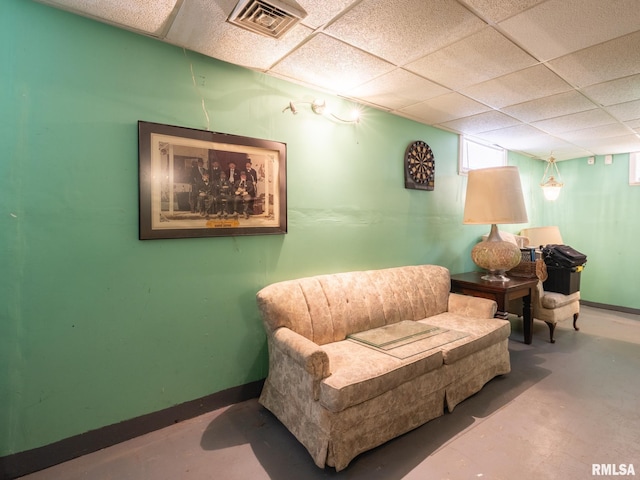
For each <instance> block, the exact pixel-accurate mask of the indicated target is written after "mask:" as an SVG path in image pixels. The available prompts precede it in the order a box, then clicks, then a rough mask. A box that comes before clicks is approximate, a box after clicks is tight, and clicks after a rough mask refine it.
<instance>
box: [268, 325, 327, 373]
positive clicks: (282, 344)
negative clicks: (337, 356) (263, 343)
mask: <svg viewBox="0 0 640 480" xmlns="http://www.w3.org/2000/svg"><path fill="white" fill-rule="evenodd" d="M273 342H274V346H275V347H277V348H278V349H280V350H281V351H282V353H284V354H285V355H287V356H288V357H290V358H291V359H292V360H293V361H294V362H295V363H297V364H299V365H300V366H301V367H302V368H303V369H304V370H305V371H306V372H307V373H309V374H310V375H311V376H312V377H313V379H314V380H322V379H323V378H325V377H328V376H329V375H331V370H330V368H329V356H328V355H327V353H326V352H325V351H324V350H322V349H321V348H320V346H319V345H318V344H316V343H314V342H312V341H311V340H309V339H308V338H306V337H303V336H302V335H300V334H298V333H296V332H294V331H293V330H290V329H288V328H286V327H281V328H278V329H277V330H276V331H275V332H273Z"/></svg>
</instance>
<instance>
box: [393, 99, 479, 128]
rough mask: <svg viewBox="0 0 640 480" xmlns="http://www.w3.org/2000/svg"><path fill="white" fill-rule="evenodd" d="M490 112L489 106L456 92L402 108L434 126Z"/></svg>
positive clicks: (412, 115) (406, 112) (404, 111)
mask: <svg viewBox="0 0 640 480" xmlns="http://www.w3.org/2000/svg"><path fill="white" fill-rule="evenodd" d="M488 110H490V109H489V108H488V107H487V106H485V105H482V104H481V103H478V102H475V101H473V100H471V99H470V98H467V97H465V96H464V95H460V94H459V93H455V92H454V93H449V94H446V95H441V96H439V97H435V98H431V99H429V100H427V101H425V102H421V103H418V104H416V105H411V106H409V107H406V108H402V109H400V112H403V114H405V115H409V116H411V117H412V118H415V119H420V120H421V121H426V122H427V123H428V124H430V125H434V124H438V123H445V122H448V121H450V120H454V119H456V118H462V117H468V116H470V115H475V114H477V113H482V112H486V111H488Z"/></svg>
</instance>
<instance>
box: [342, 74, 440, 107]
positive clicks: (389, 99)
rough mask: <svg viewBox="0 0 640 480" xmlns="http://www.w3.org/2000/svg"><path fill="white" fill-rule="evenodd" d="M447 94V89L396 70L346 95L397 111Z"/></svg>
mask: <svg viewBox="0 0 640 480" xmlns="http://www.w3.org/2000/svg"><path fill="white" fill-rule="evenodd" d="M449 92H450V90H449V89H447V88H444V87H442V86H440V85H437V84H435V83H433V82H431V81H429V80H426V79H424V78H422V77H419V76H418V75H414V74H413V73H410V72H407V71H406V70H403V69H401V68H397V69H395V70H393V71H392V72H389V73H386V74H384V75H381V76H380V77H377V78H375V79H373V80H371V81H370V82H367V83H365V84H363V85H360V86H358V87H356V88H354V89H352V90H349V91H348V92H346V94H347V95H348V96H349V97H355V98H358V99H361V100H364V101H366V102H368V103H371V104H374V105H378V106H381V107H383V108H386V109H391V110H397V109H400V108H403V107H406V106H408V105H412V104H414V103H418V102H422V101H424V100H427V99H429V98H433V97H437V96H439V95H444V94H445V93H449Z"/></svg>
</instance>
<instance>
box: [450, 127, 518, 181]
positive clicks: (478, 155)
mask: <svg viewBox="0 0 640 480" xmlns="http://www.w3.org/2000/svg"><path fill="white" fill-rule="evenodd" d="M506 165H507V151H506V150H505V149H504V148H502V147H499V146H498V145H489V144H488V143H482V142H480V141H478V140H471V139H469V138H467V137H465V136H464V135H460V154H459V157H458V174H460V175H466V174H467V173H468V172H469V170H477V169H479V168H489V167H504V166H506Z"/></svg>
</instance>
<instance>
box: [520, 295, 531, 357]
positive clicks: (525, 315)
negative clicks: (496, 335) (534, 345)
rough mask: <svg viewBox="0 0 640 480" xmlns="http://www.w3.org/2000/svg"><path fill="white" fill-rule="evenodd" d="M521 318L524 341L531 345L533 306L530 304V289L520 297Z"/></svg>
mask: <svg viewBox="0 0 640 480" xmlns="http://www.w3.org/2000/svg"><path fill="white" fill-rule="evenodd" d="M522 320H523V322H524V323H523V324H524V343H526V344H527V345H531V342H532V341H533V308H532V306H531V291H529V295H526V296H524V297H522Z"/></svg>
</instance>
